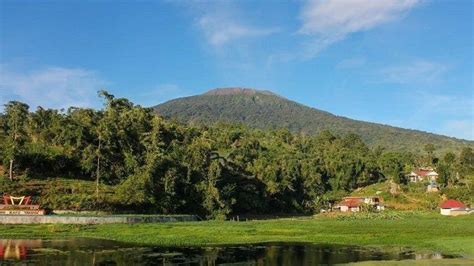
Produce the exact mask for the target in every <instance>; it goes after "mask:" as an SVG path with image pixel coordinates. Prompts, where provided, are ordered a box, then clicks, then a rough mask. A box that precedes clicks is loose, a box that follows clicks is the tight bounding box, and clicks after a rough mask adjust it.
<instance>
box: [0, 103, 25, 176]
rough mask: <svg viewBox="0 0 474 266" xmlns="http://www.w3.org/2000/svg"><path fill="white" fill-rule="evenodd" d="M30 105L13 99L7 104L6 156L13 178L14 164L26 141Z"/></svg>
mask: <svg viewBox="0 0 474 266" xmlns="http://www.w3.org/2000/svg"><path fill="white" fill-rule="evenodd" d="M28 109H29V106H28V105H27V104H25V103H21V102H17V101H11V102H9V103H7V104H5V124H6V127H5V128H6V135H7V136H8V137H7V145H6V149H5V155H4V158H5V159H7V160H8V161H9V171H8V176H9V177H10V180H13V165H14V162H15V159H16V158H17V156H18V155H20V153H21V151H22V148H23V144H24V142H25V141H26V133H25V125H26V122H27V119H28Z"/></svg>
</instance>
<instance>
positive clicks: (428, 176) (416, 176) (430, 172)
mask: <svg viewBox="0 0 474 266" xmlns="http://www.w3.org/2000/svg"><path fill="white" fill-rule="evenodd" d="M407 176H408V178H409V179H410V182H413V183H416V182H422V181H436V180H437V179H438V173H436V172H435V171H434V169H433V168H431V167H425V168H419V169H416V170H413V171H411V172H410V173H409V174H408V175H407Z"/></svg>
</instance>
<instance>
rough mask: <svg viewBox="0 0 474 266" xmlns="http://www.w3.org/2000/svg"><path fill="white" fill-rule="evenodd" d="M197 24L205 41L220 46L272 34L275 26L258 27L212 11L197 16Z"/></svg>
mask: <svg viewBox="0 0 474 266" xmlns="http://www.w3.org/2000/svg"><path fill="white" fill-rule="evenodd" d="M198 26H199V27H200V29H201V30H202V31H203V33H204V35H205V37H206V39H207V41H208V42H209V43H210V44H211V45H213V46H222V45H225V44H228V43H230V42H232V41H236V40H242V39H247V38H253V37H262V36H266V35H270V34H273V33H275V32H277V31H278V30H277V29H275V28H259V27H256V26H251V25H245V24H244V23H243V22H242V21H241V20H238V19H235V18H232V17H229V16H227V15H223V14H219V13H212V14H206V15H204V16H202V17H201V18H199V20H198Z"/></svg>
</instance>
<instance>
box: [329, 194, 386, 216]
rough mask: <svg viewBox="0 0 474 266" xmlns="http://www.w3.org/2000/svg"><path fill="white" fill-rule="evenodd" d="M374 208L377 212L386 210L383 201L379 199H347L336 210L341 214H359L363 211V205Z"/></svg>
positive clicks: (337, 205)
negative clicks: (349, 212)
mask: <svg viewBox="0 0 474 266" xmlns="http://www.w3.org/2000/svg"><path fill="white" fill-rule="evenodd" d="M364 204H366V205H369V206H372V207H373V208H374V209H376V210H379V211H380V210H384V206H383V205H382V200H381V198H379V197H372V196H370V197H345V198H343V199H342V201H341V202H339V203H338V204H336V206H335V207H334V209H336V210H339V211H341V212H348V211H352V212H358V211H360V210H361V207H362V205H364Z"/></svg>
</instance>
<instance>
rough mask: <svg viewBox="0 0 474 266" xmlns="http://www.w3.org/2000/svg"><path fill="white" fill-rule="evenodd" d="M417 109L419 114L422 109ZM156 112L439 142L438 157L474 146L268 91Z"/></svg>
mask: <svg viewBox="0 0 474 266" xmlns="http://www.w3.org/2000/svg"><path fill="white" fill-rule="evenodd" d="M413 108H414V110H413V112H415V113H416V111H417V109H416V108H417V107H416V106H414V107H413ZM155 110H156V111H157V112H158V113H159V114H160V115H163V116H164V117H166V118H172V119H177V120H178V121H181V122H186V123H193V124H197V125H199V124H203V125H212V124H213V123H216V122H226V123H242V124H244V125H247V126H249V127H252V128H259V129H278V128H287V129H289V130H290V131H291V132H293V133H297V134H299V133H301V134H308V135H314V134H319V133H321V132H323V131H326V130H329V131H331V132H333V133H334V134H349V133H354V134H357V135H359V136H360V137H361V138H362V139H363V140H364V142H365V143H366V144H367V145H369V146H370V147H372V148H375V147H377V146H381V147H384V148H386V149H389V150H392V151H400V152H407V151H409V152H414V153H422V152H424V146H425V145H426V144H430V143H434V144H435V145H436V151H435V152H436V153H437V154H438V155H442V154H444V153H445V152H449V151H451V152H456V151H459V150H460V149H462V147H464V146H469V147H471V148H474V142H473V141H468V140H461V139H456V138H450V137H446V136H441V135H436V134H432V133H428V132H423V131H418V130H409V129H403V128H398V127H392V126H388V125H382V124H376V123H369V122H364V121H358V120H353V119H349V118H346V117H341V116H336V115H333V114H331V113H328V112H325V111H322V110H318V109H315V108H311V107H308V106H305V105H302V104H299V103H297V102H294V101H291V100H288V99H286V98H284V97H281V96H279V95H276V94H274V93H272V92H269V91H260V90H254V89H243V88H223V89H214V90H211V91H209V92H207V93H204V94H202V95H196V96H190V97H185V98H178V99H174V100H171V101H168V102H166V103H163V104H160V105H158V106H156V107H155ZM406 119H409V118H406ZM433 119H436V118H433ZM420 126H421V125H420ZM440 126H441V125H440Z"/></svg>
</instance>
